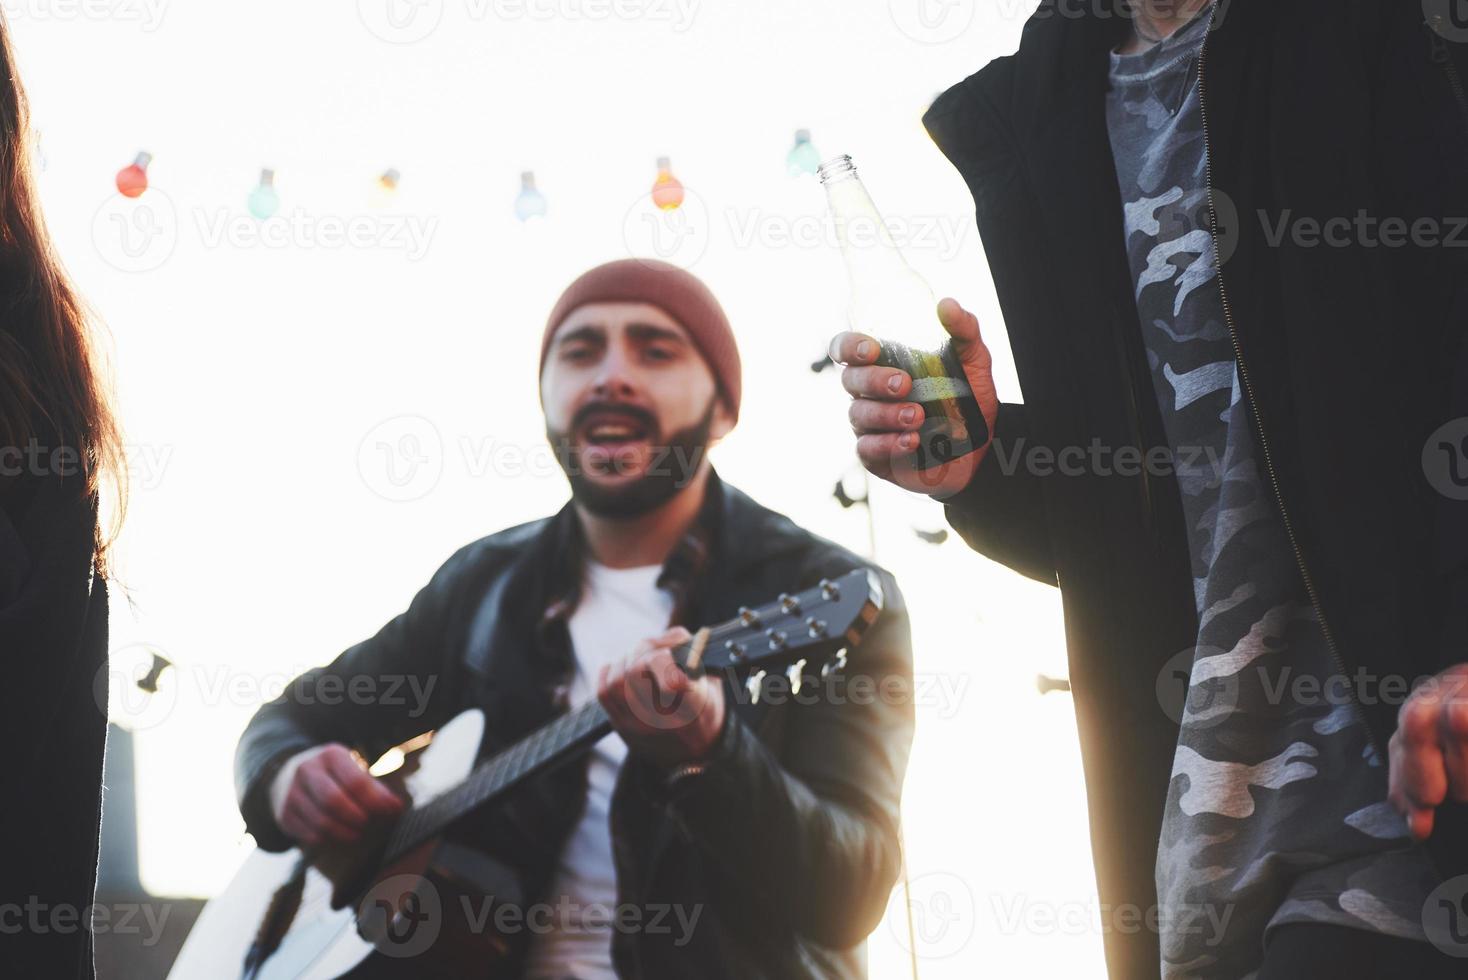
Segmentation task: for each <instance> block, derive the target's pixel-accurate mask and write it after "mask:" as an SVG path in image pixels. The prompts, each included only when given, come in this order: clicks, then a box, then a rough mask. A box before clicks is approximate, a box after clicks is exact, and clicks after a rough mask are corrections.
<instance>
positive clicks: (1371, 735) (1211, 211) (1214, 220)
mask: <svg viewBox="0 0 1468 980" xmlns="http://www.w3.org/2000/svg"><path fill="white" fill-rule="evenodd" d="M1217 19H1218V4H1217V3H1215V4H1213V9H1212V12H1211V13H1210V14H1209V24H1208V35H1207V36H1205V37H1204V38H1203V46H1202V49H1201V50H1200V51H1199V54H1198V109H1199V114H1200V115H1201V116H1202V121H1203V153H1204V156H1205V157H1206V158H1207V164H1206V174H1205V179H1206V180H1207V182H1208V183H1207V187H1208V222H1209V226H1210V234H1211V235H1212V238H1213V263H1214V266H1215V267H1216V269H1217V275H1218V292H1219V296H1220V297H1221V299H1222V300H1223V320H1224V323H1225V324H1227V325H1228V336H1229V340H1230V341H1232V343H1233V349H1234V363H1235V364H1236V365H1237V366H1238V372H1239V384H1240V385H1241V386H1242V387H1243V390H1244V398H1245V400H1246V401H1247V402H1248V405H1249V414H1250V416H1251V417H1252V418H1253V420H1254V432H1255V435H1257V436H1258V438H1259V448H1260V450H1261V451H1262V453H1263V455H1264V468H1265V470H1266V471H1267V472H1268V473H1269V483H1270V486H1271V487H1272V488H1273V490H1274V499H1275V502H1276V503H1277V504H1278V505H1279V513H1280V517H1281V518H1283V520H1284V528H1285V535H1286V536H1287V537H1288V538H1289V541H1290V548H1291V550H1293V551H1294V553H1295V565H1296V567H1298V568H1299V570H1300V578H1301V579H1303V580H1304V583H1305V592H1306V593H1307V594H1308V595H1309V597H1310V605H1311V606H1313V607H1314V608H1315V616H1316V618H1317V619H1319V620H1320V632H1321V633H1322V634H1324V636H1325V645H1326V647H1327V648H1329V650H1330V656H1331V659H1332V660H1333V661H1334V663H1335V668H1336V670H1337V671H1338V672H1339V673H1340V676H1341V677H1345V676H1346V663H1345V660H1344V659H1343V658H1342V657H1341V652H1340V648H1339V647H1337V646H1336V642H1335V634H1334V633H1332V632H1331V629H1330V623H1329V622H1327V621H1326V618H1325V610H1324V609H1323V608H1322V607H1321V605H1320V594H1319V592H1318V591H1316V588H1315V580H1314V578H1312V577H1311V575H1310V567H1309V565H1308V564H1307V563H1306V562H1305V554H1304V552H1303V551H1301V550H1300V541H1299V538H1298V537H1297V536H1296V534H1295V525H1294V522H1293V521H1291V520H1290V513H1289V510H1288V509H1287V508H1286V507H1285V501H1284V493H1283V491H1282V490H1281V489H1280V485H1279V473H1278V472H1277V471H1276V470H1275V467H1274V456H1273V454H1272V453H1271V452H1270V451H1269V439H1268V438H1267V437H1266V435H1265V433H1264V419H1263V418H1262V417H1261V416H1260V414H1259V402H1258V401H1257V400H1256V399H1255V397H1254V388H1253V385H1252V384H1251V383H1250V381H1249V369H1248V367H1247V366H1246V365H1245V364H1244V350H1243V347H1241V346H1240V345H1239V334H1238V330H1237V329H1236V328H1235V326H1234V313H1233V306H1232V304H1230V303H1229V299H1228V289H1227V288H1226V287H1225V286H1224V282H1223V261H1222V252H1221V250H1220V248H1219V244H1218V207H1217V205H1216V203H1215V201H1214V195H1213V145H1212V142H1211V141H1210V138H1209V133H1208V88H1207V85H1206V83H1205V77H1206V74H1207V65H1208V42H1209V41H1210V40H1212V35H1213V30H1214V27H1215V24H1216V21H1217ZM1349 687H1350V685H1347V688H1348V689H1349ZM1350 697H1351V701H1352V703H1353V704H1356V705H1357V708H1358V713H1359V708H1360V705H1359V701H1358V699H1357V695H1356V692H1355V691H1354V690H1352V691H1351V694H1350ZM1366 736H1367V738H1368V739H1369V740H1370V742H1371V747H1372V749H1373V750H1375V752H1376V754H1377V756H1378V757H1379V758H1382V759H1384V758H1385V756H1384V755H1382V752H1381V746H1380V745H1378V744H1377V740H1376V733H1375V732H1373V731H1372V730H1371V726H1370V725H1367V726H1366Z"/></svg>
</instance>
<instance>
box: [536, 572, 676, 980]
mask: <svg viewBox="0 0 1468 980" xmlns="http://www.w3.org/2000/svg"><path fill="white" fill-rule="evenodd" d="M661 572H662V566H660V565H647V566H643V567H641V568H608V567H607V566H605V565H601V564H598V563H597V562H588V563H587V566H586V572H585V577H584V579H583V580H582V591H581V601H580V604H579V605H577V607H576V611H575V612H574V613H572V614H571V618H570V620H569V621H568V623H567V625H568V626H569V627H570V630H571V649H572V650H573V651H574V653H575V655H576V679H575V681H574V682H573V683H572V685H571V707H572V708H575V707H577V706H579V705H582V704H584V703H586V702H587V701H590V700H592V699H593V698H595V697H596V685H597V680H598V678H599V676H600V674H601V668H602V666H603V665H604V664H615V663H618V662H620V661H621V660H622V659H623V658H625V657H628V656H630V655H631V654H632V651H633V649H634V648H635V647H636V646H637V644H638V643H640V642H642V641H643V640H645V639H647V638H648V637H651V636H657V635H658V634H660V633H662V632H663V631H664V630H666V629H667V628H668V620H669V619H670V618H671V617H672V615H673V597H672V596H671V595H670V594H669V593H667V592H665V591H664V590H662V589H659V588H658V587H657V580H658V575H659V574H661ZM626 756H627V746H626V744H625V743H623V741H622V737H621V736H620V735H617V734H616V733H613V734H611V735H608V736H607V737H606V738H604V739H602V740H601V741H600V742H597V743H596V745H595V746H594V747H593V749H592V753H591V765H590V768H589V769H588V770H587V788H586V810H585V811H584V812H583V813H582V815H581V822H580V823H578V824H577V825H576V829H575V830H574V831H573V832H572V833H571V837H570V839H569V840H568V841H566V849H565V850H564V851H562V852H561V864H560V869H559V870H558V871H557V873H556V875H555V878H554V880H553V881H552V884H551V889H550V892H549V893H548V894H547V896H546V898H545V902H546V903H547V904H548V905H549V906H550V907H551V908H550V915H549V917H548V918H549V921H550V922H551V923H552V924H553V929H552V931H550V932H548V933H546V934H544V935H540V936H537V937H536V938H535V939H534V941H533V942H532V943H531V946H530V952H529V958H528V960H527V961H526V963H527V965H526V970H525V976H526V978H527V980H564V978H567V977H574V978H576V980H616V977H617V974H616V972H615V971H614V970H613V969H612V923H613V922H615V921H616V908H617V872H616V868H615V866H614V864H613V862H612V833H611V824H610V821H609V814H610V811H611V803H612V789H613V788H614V787H615V786H616V784H617V774H618V773H619V772H620V771H621V769H622V760H623V759H625V758H626ZM588 918H589V919H590V920H591V921H590V923H589V924H588V923H586V922H585V921H584V920H586V919H588ZM531 921H535V922H537V923H543V922H545V921H547V916H545V915H544V914H540V915H538V916H537V917H536V918H535V919H532V920H531Z"/></svg>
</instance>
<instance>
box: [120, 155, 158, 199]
mask: <svg viewBox="0 0 1468 980" xmlns="http://www.w3.org/2000/svg"><path fill="white" fill-rule="evenodd" d="M151 162H153V154H151V153H139V154H138V155H137V158H136V159H134V160H133V162H132V163H130V164H128V165H127V166H126V167H123V168H122V169H121V170H119V171H118V172H117V193H119V194H121V195H122V196H123V197H138V196H140V195H141V194H142V193H143V191H145V190H147V189H148V164H149V163H151Z"/></svg>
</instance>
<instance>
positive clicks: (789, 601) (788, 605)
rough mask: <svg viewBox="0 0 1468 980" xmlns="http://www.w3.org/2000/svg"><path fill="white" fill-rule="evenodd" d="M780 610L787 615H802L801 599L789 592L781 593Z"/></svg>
mask: <svg viewBox="0 0 1468 980" xmlns="http://www.w3.org/2000/svg"><path fill="white" fill-rule="evenodd" d="M780 611H781V612H782V613H784V614H785V615H787V616H799V615H800V600H799V599H797V598H795V596H793V595H791V594H790V593H788V592H781V593H780Z"/></svg>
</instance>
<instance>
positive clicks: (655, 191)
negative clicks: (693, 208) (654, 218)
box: [652, 157, 683, 211]
mask: <svg viewBox="0 0 1468 980" xmlns="http://www.w3.org/2000/svg"><path fill="white" fill-rule="evenodd" d="M652 203H654V204H656V205H657V206H658V207H660V208H662V209H663V210H664V211H673V210H676V209H677V208H678V207H679V205H681V204H682V203H683V182H682V181H680V180H679V179H678V178H677V177H674V176H673V165H672V162H671V161H669V159H668V158H667V157H658V179H657V180H655V181H653V185H652Z"/></svg>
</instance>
